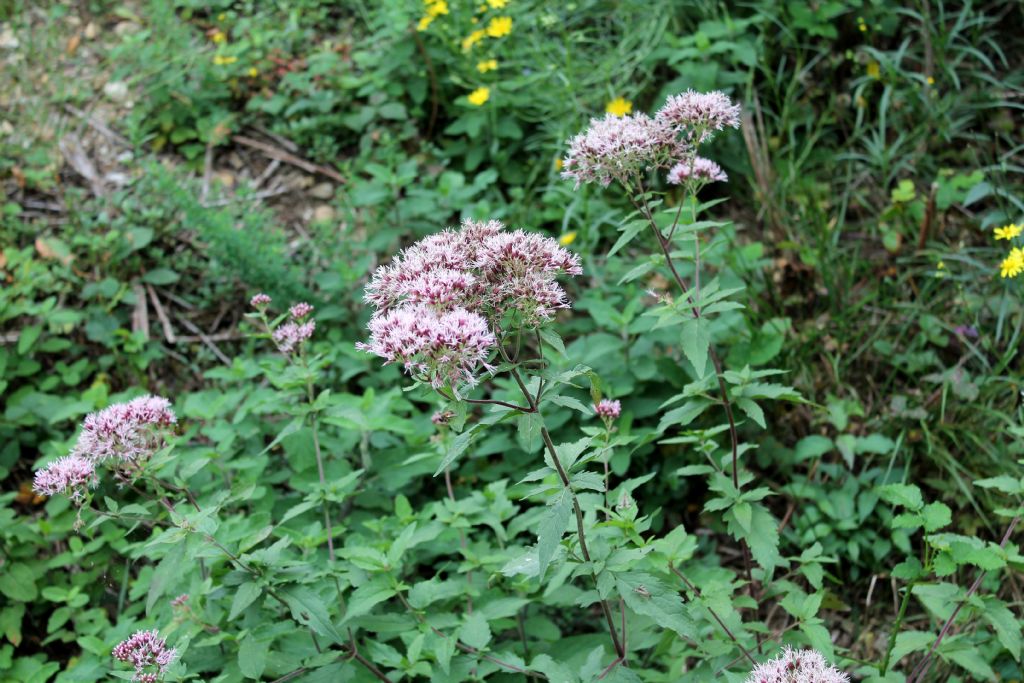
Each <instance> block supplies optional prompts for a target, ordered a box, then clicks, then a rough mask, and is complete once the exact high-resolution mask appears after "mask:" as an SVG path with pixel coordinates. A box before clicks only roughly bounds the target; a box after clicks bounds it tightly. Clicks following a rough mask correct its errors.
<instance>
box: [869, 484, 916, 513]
mask: <svg viewBox="0 0 1024 683" xmlns="http://www.w3.org/2000/svg"><path fill="white" fill-rule="evenodd" d="M875 492H876V493H877V494H878V496H879V497H880V498H881V499H882V500H884V501H885V502H887V503H891V504H892V505H901V506H903V507H905V508H907V509H909V510H915V511H916V510H920V509H921V507H922V506H923V505H924V499H923V498H922V497H921V489H919V488H917V487H916V486H914V485H913V484H886V485H884V486H878V487H876V488H875Z"/></svg>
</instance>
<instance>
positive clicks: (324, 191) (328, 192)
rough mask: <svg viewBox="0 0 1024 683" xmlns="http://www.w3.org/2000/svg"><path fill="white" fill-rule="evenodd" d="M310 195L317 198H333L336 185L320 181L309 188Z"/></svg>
mask: <svg viewBox="0 0 1024 683" xmlns="http://www.w3.org/2000/svg"><path fill="white" fill-rule="evenodd" d="M309 195H310V196H311V197H315V198H317V199H331V198H333V197H334V185H332V184H331V183H318V184H316V185H314V186H313V187H311V188H310V189H309Z"/></svg>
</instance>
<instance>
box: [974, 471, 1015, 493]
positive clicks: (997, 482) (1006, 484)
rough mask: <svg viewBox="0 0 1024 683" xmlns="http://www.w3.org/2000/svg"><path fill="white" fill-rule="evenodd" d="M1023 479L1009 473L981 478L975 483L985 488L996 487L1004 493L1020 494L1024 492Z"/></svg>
mask: <svg viewBox="0 0 1024 683" xmlns="http://www.w3.org/2000/svg"><path fill="white" fill-rule="evenodd" d="M1022 481H1024V480H1021V479H1018V478H1017V477H1011V476H1010V475H1008V474H1003V475H1000V476H998V477H991V478H989V479H979V480H977V481H975V482H974V483H975V484H976V485H978V486H980V487H981V488H983V489H996V490H997V491H1002V492H1003V493H1010V494H1020V493H1024V484H1022Z"/></svg>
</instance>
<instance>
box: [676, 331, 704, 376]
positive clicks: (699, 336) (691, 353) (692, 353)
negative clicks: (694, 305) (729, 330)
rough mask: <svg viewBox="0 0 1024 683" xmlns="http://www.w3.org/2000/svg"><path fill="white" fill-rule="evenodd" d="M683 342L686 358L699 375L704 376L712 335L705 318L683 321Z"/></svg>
mask: <svg viewBox="0 0 1024 683" xmlns="http://www.w3.org/2000/svg"><path fill="white" fill-rule="evenodd" d="M681 343H682V347H683V353H684V354H685V355H686V360H688V361H690V363H691V364H692V365H693V369H694V370H696V372H697V377H698V378H700V377H703V376H704V368H705V367H707V363H708V349H709V348H710V346H711V336H710V335H709V334H708V325H707V322H706V321H705V320H704V318H690V319H689V320H687V321H686V322H684V323H683V333H682V339H681Z"/></svg>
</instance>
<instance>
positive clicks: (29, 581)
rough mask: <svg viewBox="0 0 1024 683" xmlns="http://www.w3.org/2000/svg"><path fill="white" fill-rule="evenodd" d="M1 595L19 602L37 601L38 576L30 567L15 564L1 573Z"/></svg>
mask: <svg viewBox="0 0 1024 683" xmlns="http://www.w3.org/2000/svg"><path fill="white" fill-rule="evenodd" d="M0 593H3V594H4V595H6V596H7V597H9V598H10V599H11V600H15V601H17V602H32V601H33V600H35V599H36V595H38V591H37V590H36V574H35V572H33V571H32V570H31V569H29V567H28V565H24V564H22V563H20V562H14V563H12V564H9V565H7V566H5V567H3V570H2V571H0Z"/></svg>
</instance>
